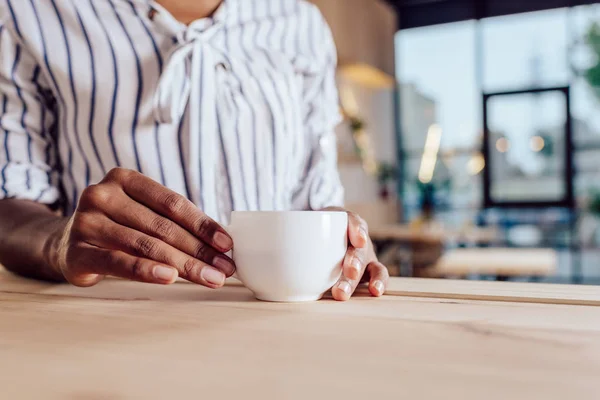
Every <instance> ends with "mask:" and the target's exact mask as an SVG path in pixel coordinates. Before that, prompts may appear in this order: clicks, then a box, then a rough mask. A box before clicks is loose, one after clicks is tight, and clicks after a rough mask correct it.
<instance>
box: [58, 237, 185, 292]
mask: <svg viewBox="0 0 600 400" xmlns="http://www.w3.org/2000/svg"><path fill="white" fill-rule="evenodd" d="M71 251H72V254H71V257H72V264H73V267H72V268H70V269H69V270H68V271H66V273H65V278H66V279H67V280H68V281H69V282H70V283H72V284H73V285H76V286H83V287H87V286H92V285H94V284H96V283H97V277H102V276H105V275H110V276H115V277H118V278H123V279H128V280H132V281H138V282H145V283H154V284H159V285H169V284H171V283H173V282H175V281H176V280H177V277H178V275H179V274H178V272H177V269H175V268H173V267H170V266H167V265H161V264H159V263H157V262H156V261H153V260H149V259H145V258H141V257H136V256H132V255H130V254H127V253H125V252H122V251H118V250H107V249H101V248H99V247H96V246H92V245H89V244H80V245H79V246H77V247H76V248H73V249H72V250H71Z"/></svg>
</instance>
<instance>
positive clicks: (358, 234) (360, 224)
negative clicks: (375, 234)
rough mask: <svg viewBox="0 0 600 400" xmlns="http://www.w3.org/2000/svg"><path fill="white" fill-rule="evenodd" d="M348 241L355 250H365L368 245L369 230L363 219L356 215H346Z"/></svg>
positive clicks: (350, 213)
mask: <svg viewBox="0 0 600 400" xmlns="http://www.w3.org/2000/svg"><path fill="white" fill-rule="evenodd" d="M348 239H350V244H351V245H352V246H353V247H356V248H357V249H362V248H365V247H367V246H368V245H369V228H368V227H367V223H366V222H365V220H364V219H362V218H361V217H359V216H358V214H355V213H352V212H349V213H348Z"/></svg>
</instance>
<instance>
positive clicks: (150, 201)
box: [102, 168, 233, 252]
mask: <svg viewBox="0 0 600 400" xmlns="http://www.w3.org/2000/svg"><path fill="white" fill-rule="evenodd" d="M102 182H103V183H105V184H115V185H117V186H119V187H120V188H121V189H122V190H123V191H124V192H125V193H126V194H127V195H128V196H129V197H130V198H131V199H133V200H134V201H136V202H138V203H141V204H143V205H145V206H146V207H148V208H150V209H151V210H153V211H154V212H156V213H157V214H160V215H162V216H164V217H166V218H167V219H169V220H171V221H173V222H175V223H177V224H178V225H179V226H182V227H183V228H185V229H186V230H187V231H188V232H190V233H191V234H193V235H194V236H196V237H198V238H199V239H201V240H202V241H203V242H205V243H208V244H209V245H210V246H212V247H214V248H215V249H217V250H219V251H221V252H227V251H229V250H231V248H232V247H233V240H232V239H231V237H230V236H229V234H227V232H226V231H225V229H223V227H222V226H221V225H219V224H218V223H217V222H215V221H214V220H212V219H211V218H210V217H208V216H207V215H206V214H204V213H203V212H202V211H200V209H199V208H198V207H196V206H195V205H194V203H192V202H191V201H190V200H188V199H186V198H185V197H183V196H181V195H180V194H178V193H177V192H174V191H172V190H170V189H167V188H166V187H164V186H162V185H161V184H160V183H158V182H156V181H154V180H152V179H150V178H148V177H147V176H144V175H143V174H141V173H139V172H136V171H130V170H125V169H120V168H118V169H115V170H112V171H110V172H109V173H108V174H107V175H106V177H105V178H104V180H103V181H102Z"/></svg>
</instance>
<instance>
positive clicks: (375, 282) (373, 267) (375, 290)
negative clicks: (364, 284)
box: [366, 261, 390, 297]
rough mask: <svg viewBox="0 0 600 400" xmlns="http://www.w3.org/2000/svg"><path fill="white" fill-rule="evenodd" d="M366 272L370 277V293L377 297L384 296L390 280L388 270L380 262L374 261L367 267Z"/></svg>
mask: <svg viewBox="0 0 600 400" xmlns="http://www.w3.org/2000/svg"><path fill="white" fill-rule="evenodd" d="M366 272H367V274H368V275H369V292H370V293H371V294H372V295H373V296H375V297H379V296H382V295H383V294H384V293H385V290H386V288H387V284H388V281H389V280H390V274H389V272H388V269H387V268H386V267H385V265H383V264H382V263H380V262H379V261H374V262H372V263H370V264H369V265H368V266H367V271H366Z"/></svg>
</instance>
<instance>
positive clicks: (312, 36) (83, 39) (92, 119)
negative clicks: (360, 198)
mask: <svg viewBox="0 0 600 400" xmlns="http://www.w3.org/2000/svg"><path fill="white" fill-rule="evenodd" d="M152 9H154V10H156V11H157V12H153V13H150V10H152ZM335 53H336V52H335V46H334V44H333V39H332V37H331V33H330V31H329V28H328V26H327V24H326V23H325V21H324V20H323V18H322V16H321V14H320V13H319V12H318V10H317V9H316V7H314V6H313V5H310V4H309V3H308V2H306V1H304V0H223V3H222V4H221V6H220V7H219V8H218V9H217V11H216V12H215V14H214V15H212V16H211V17H207V18H204V19H200V20H197V21H194V22H192V23H191V24H189V25H184V24H182V23H180V22H178V21H177V20H175V18H174V17H173V16H172V15H171V14H170V13H169V12H168V11H167V10H165V9H164V8H162V7H161V6H160V5H158V4H156V3H154V2H153V1H152V0H60V1H59V0H18V1H17V0H0V199H1V198H23V199H30V200H34V201H39V202H43V203H54V202H58V201H61V202H63V203H64V206H65V209H66V210H67V211H71V212H72V211H73V210H74V209H75V207H76V205H77V201H78V198H79V196H80V195H81V192H82V191H83V190H84V189H85V188H86V187H87V186H88V185H90V184H94V183H97V182H99V181H100V180H101V179H102V178H103V177H104V175H105V174H106V173H107V172H108V171H109V170H110V169H112V168H115V167H124V168H133V169H136V170H138V171H140V172H142V173H144V174H146V175H147V176H149V177H150V178H152V179H154V180H156V181H158V182H160V183H161V184H163V185H165V186H167V187H169V188H171V189H173V190H175V191H177V192H179V193H181V194H182V195H184V196H186V197H188V198H189V199H190V200H192V201H193V202H194V203H195V204H197V205H198V207H200V208H201V209H202V210H203V211H204V212H206V213H207V214H208V215H209V216H211V217H213V218H215V219H216V220H218V221H220V222H223V223H226V222H227V220H228V218H229V215H230V212H231V211H232V210H289V209H318V208H322V207H326V206H340V205H342V203H343V189H342V187H341V184H340V180H339V176H338V172H337V166H336V145H335V135H334V127H335V125H336V124H337V123H338V122H339V117H340V115H339V109H338V99H337V91H336V88H335V67H336V65H335V64H336V54H335ZM57 178H58V179H57Z"/></svg>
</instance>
